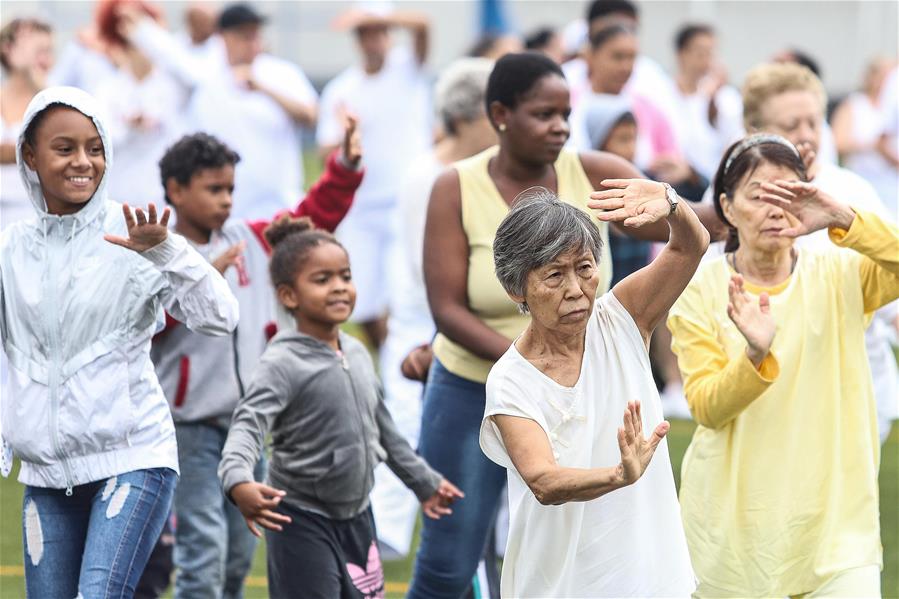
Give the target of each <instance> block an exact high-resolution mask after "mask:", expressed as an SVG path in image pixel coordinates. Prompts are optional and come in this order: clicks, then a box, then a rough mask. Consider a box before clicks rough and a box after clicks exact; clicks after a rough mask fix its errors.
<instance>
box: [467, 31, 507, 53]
mask: <svg viewBox="0 0 899 599" xmlns="http://www.w3.org/2000/svg"><path fill="white" fill-rule="evenodd" d="M501 38H502V36H501V35H497V34H495V33H485V34H484V35H482V36H481V37H479V38H478V39H477V40H475V43H474V44H472V46H471V48H469V49H468V52H466V53H465V55H466V56H470V57H472V58H483V57H485V56H488V55H489V54H490V52H491V51H492V50H493V47H494V46H495V45H496V43H497V42H498V41H499V40H500V39H501Z"/></svg>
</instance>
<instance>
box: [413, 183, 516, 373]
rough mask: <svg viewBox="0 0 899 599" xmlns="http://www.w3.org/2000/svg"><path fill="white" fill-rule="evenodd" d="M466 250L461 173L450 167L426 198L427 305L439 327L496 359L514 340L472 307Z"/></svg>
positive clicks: (490, 358) (477, 352) (425, 271)
mask: <svg viewBox="0 0 899 599" xmlns="http://www.w3.org/2000/svg"><path fill="white" fill-rule="evenodd" d="M468 251H469V248H468V237H467V236H466V235H465V231H464V229H463V228H462V195H461V191H460V187H459V174H458V173H457V172H456V171H455V170H454V169H449V170H447V171H445V172H444V173H443V174H441V175H440V176H439V177H438V178H437V180H436V181H435V182H434V187H433V188H432V189H431V199H430V201H429V203H428V217H427V221H426V224H425V239H424V262H423V264H424V275H425V286H426V287H427V292H428V304H429V305H430V307H431V313H432V314H433V315H434V322H435V323H436V324H437V330H439V331H440V332H441V333H443V334H444V335H446V336H447V337H448V338H449V339H451V340H453V341H455V342H456V343H458V344H459V345H461V346H463V347H465V348H466V349H468V350H469V351H471V352H472V353H474V354H476V355H478V356H480V357H482V358H484V359H486V360H493V361H495V360H498V359H499V358H500V357H501V356H502V355H503V354H504V353H506V350H508V349H509V346H510V345H512V340H511V339H508V338H506V337H504V336H503V335H500V334H499V333H497V332H496V331H494V330H493V329H491V328H490V327H488V326H487V325H486V324H484V321H482V320H481V319H480V318H478V317H477V316H475V315H474V313H473V312H472V311H471V309H470V308H469V307H468Z"/></svg>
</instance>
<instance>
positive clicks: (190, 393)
mask: <svg viewBox="0 0 899 599" xmlns="http://www.w3.org/2000/svg"><path fill="white" fill-rule="evenodd" d="M359 147H360V146H359V140H358V133H357V130H356V123H355V121H354V120H352V119H350V120H349V121H348V125H347V127H346V134H345V136H344V143H343V147H342V151H340V150H338V151H335V152H334V153H333V154H332V155H331V157H330V158H329V159H328V161H327V166H326V170H325V172H324V174H323V175H322V176H321V178H320V179H319V181H318V182H317V183H316V184H315V185H313V186H312V188H311V189H310V190H309V193H308V194H307V195H306V197H305V198H304V199H303V200H302V201H301V202H300V203H299V204H298V205H297V206H296V208H295V209H294V210H293V211H292V212H290V214H291V215H293V216H301V215H308V216H309V217H310V218H311V219H312V221H313V222H314V223H315V224H316V225H317V226H319V227H322V228H324V229H328V230H333V229H334V228H335V227H336V226H337V224H338V223H339V222H340V220H341V219H342V218H343V216H344V215H345V214H346V212H347V210H349V207H350V205H351V204H352V201H353V194H354V193H355V191H356V188H357V187H358V186H359V184H360V182H361V181H362V171H361V170H360V169H359V163H360V159H361V154H360V149H359ZM239 160H240V157H239V156H238V155H237V154H236V153H235V152H234V151H233V150H231V149H230V148H229V147H228V146H226V145H225V144H224V143H222V142H221V141H219V140H218V139H216V138H215V137H212V136H210V135H207V134H205V133H195V134H193V135H189V136H185V137H183V138H182V139H181V140H179V141H178V142H177V143H176V144H175V145H173V146H172V147H171V148H169V150H168V151H167V152H166V154H165V156H164V157H163V158H162V160H161V161H160V163H159V168H160V174H161V177H162V183H163V186H164V187H165V194H166V200H167V201H168V202H169V203H170V204H172V206H173V207H174V209H175V213H176V216H177V223H176V225H175V230H176V231H178V232H179V233H181V234H182V235H184V236H185V237H186V238H187V239H188V240H189V241H190V242H191V243H192V244H193V246H194V247H195V248H196V250H197V251H199V252H200V253H201V254H202V255H204V256H205V257H206V259H207V260H209V261H210V262H212V264H213V265H214V266H215V267H216V268H217V269H218V270H219V271H221V272H222V274H223V275H224V276H225V279H226V280H227V281H228V284H229V285H230V287H231V289H232V290H233V292H234V294H235V296H236V297H237V300H238V302H239V304H240V306H241V318H240V322H239V323H238V326H237V329H236V330H235V331H234V334H233V335H232V336H231V337H228V338H215V339H213V338H209V337H204V336H201V335H197V334H195V333H193V332H191V331H189V330H187V329H186V328H185V327H183V326H179V325H178V323H177V322H175V321H174V320H172V319H168V326H167V328H166V329H165V331H164V332H162V333H160V334H159V335H157V336H156V338H155V339H154V341H153V350H152V357H153V360H154V363H155V364H156V373H157V376H158V377H159V380H160V382H161V384H162V387H163V389H164V391H165V394H166V397H167V398H168V400H169V404H170V405H171V409H172V415H173V417H174V419H175V432H176V434H177V436H178V458H179V462H180V464H181V472H182V476H181V481H180V482H179V484H178V486H177V488H176V490H175V501H174V511H175V515H176V517H177V526H176V528H175V553H174V564H175V567H176V568H177V569H178V575H177V578H176V580H175V597H176V598H181V597H184V598H190V599H196V598H199V599H202V598H204V597H208V598H210V599H218V598H220V597H225V598H229V597H240V596H241V594H242V590H243V583H244V579H245V578H246V576H247V574H248V573H249V570H250V567H251V565H252V559H253V554H254V551H255V549H256V542H255V537H253V535H252V534H250V531H249V530H247V528H246V526H245V524H244V522H243V518H242V517H241V515H240V512H239V511H238V510H237V509H236V508H235V507H234V506H233V505H232V504H231V503H230V502H229V501H227V500H226V499H225V498H224V496H223V495H222V491H221V486H220V485H219V480H218V476H217V473H216V471H217V468H218V464H219V461H220V459H221V456H222V447H223V446H224V444H225V438H226V437H227V435H228V425H229V423H230V422H231V415H232V412H233V411H234V407H235V406H236V405H237V401H238V399H240V397H241V395H243V392H244V383H245V382H248V381H249V380H250V379H251V378H252V376H253V372H254V371H255V369H256V365H257V363H258V361H259V357H260V356H261V355H262V352H263V350H264V349H265V346H266V344H267V343H268V340H269V338H270V337H271V336H272V335H273V334H274V330H275V320H276V318H275V310H276V301H275V297H274V292H273V288H272V286H271V283H270V282H269V278H268V273H267V271H268V253H269V245H268V243H267V242H266V241H265V239H264V238H263V236H262V231H263V230H264V229H265V228H266V227H267V226H268V225H269V223H268V222H267V221H255V222H248V221H244V220H231V221H228V216H229V214H230V211H231V205H232V202H231V194H232V191H233V190H234V185H235V181H234V173H235V165H236V164H237V162H238V161H239ZM264 471H265V464H264V461H263V459H262V458H261V456H260V460H259V461H258V463H257V464H256V465H255V467H254V479H255V480H262V478H263V475H264Z"/></svg>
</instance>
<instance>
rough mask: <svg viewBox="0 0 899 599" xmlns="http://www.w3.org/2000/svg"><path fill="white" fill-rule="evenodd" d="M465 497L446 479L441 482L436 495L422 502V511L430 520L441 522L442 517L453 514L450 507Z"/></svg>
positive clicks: (435, 492)
mask: <svg viewBox="0 0 899 599" xmlns="http://www.w3.org/2000/svg"><path fill="white" fill-rule="evenodd" d="M463 497H465V493H463V492H462V491H460V490H459V489H458V488H457V487H456V485H454V484H453V483H451V482H450V481H448V480H446V479H445V478H444V479H443V480H441V481H440V484H439V485H438V486H437V490H436V491H434V494H433V495H431V496H430V497H428V498H427V499H426V500H424V501H422V502H421V509H422V511H423V512H424V514H425V516H427V517H428V518H431V519H432V520H440V518H441V517H443V516H449V515H450V514H452V513H453V510H451V509H450V507H449V506H450V505H452V504H453V503H455V501H456V500H457V499H462V498H463Z"/></svg>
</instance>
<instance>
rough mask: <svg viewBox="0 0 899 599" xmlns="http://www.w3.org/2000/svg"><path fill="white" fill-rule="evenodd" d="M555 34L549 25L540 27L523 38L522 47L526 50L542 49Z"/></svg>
mask: <svg viewBox="0 0 899 599" xmlns="http://www.w3.org/2000/svg"><path fill="white" fill-rule="evenodd" d="M555 34H556V32H555V30H553V29H552V28H551V27H541V28H540V29H537V30H536V31H532V32H531V33H530V34H528V35H527V36H526V37H525V38H524V47H525V48H526V49H528V50H542V49H543V48H545V47H546V46H547V45H548V44H549V42H550V40H551V39H552V38H553V36H554V35H555Z"/></svg>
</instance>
